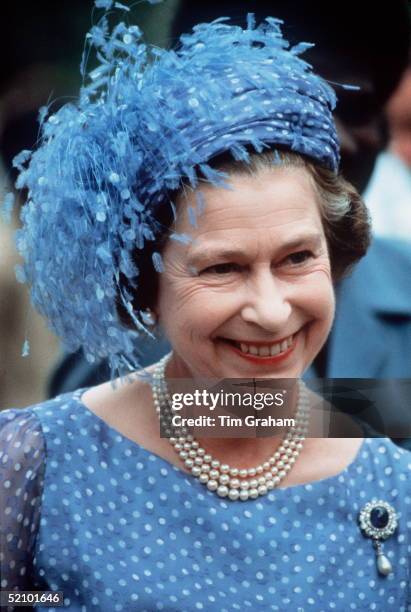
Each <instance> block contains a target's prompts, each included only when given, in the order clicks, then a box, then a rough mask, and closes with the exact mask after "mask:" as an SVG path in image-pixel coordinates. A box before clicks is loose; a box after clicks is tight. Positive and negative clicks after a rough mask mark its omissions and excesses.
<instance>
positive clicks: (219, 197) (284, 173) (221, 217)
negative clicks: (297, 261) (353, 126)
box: [176, 168, 320, 236]
mask: <svg viewBox="0 0 411 612" xmlns="http://www.w3.org/2000/svg"><path fill="white" fill-rule="evenodd" d="M198 192H201V195H202V198H201V202H202V206H201V211H198V206H197V203H198ZM196 213H198V214H196ZM308 219H311V220H312V221H313V222H317V221H320V211H319V196H318V193H317V191H316V189H315V186H314V182H313V180H312V178H311V176H310V175H309V173H308V172H307V171H306V170H305V169H304V168H273V169H272V170H271V169H270V170H267V171H260V172H258V173H256V174H255V175H252V176H251V175H248V174H234V175H231V176H230V177H229V188H225V187H215V186H212V185H206V186H201V187H200V188H199V189H197V190H196V191H192V192H190V193H186V194H185V195H184V197H182V198H181V199H180V201H179V204H178V215H177V221H176V230H177V231H180V232H187V233H189V234H191V235H194V236H200V235H203V236H206V235H207V234H209V233H210V232H224V231H229V230H233V231H235V230H236V229H238V230H240V229H244V228H245V229H248V230H252V229H253V230H258V229H260V228H265V227H270V226H273V227H276V226H278V227H280V226H282V225H287V224H293V223H298V222H299V221H301V222H306V221H307V220H308Z"/></svg>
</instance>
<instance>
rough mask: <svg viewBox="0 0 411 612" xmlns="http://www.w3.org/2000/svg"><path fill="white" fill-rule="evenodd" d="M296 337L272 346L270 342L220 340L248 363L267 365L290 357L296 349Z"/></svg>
mask: <svg viewBox="0 0 411 612" xmlns="http://www.w3.org/2000/svg"><path fill="white" fill-rule="evenodd" d="M296 335H297V334H293V335H292V336H288V337H287V338H283V339H281V340H279V341H277V342H273V343H271V344H270V343H268V342H254V343H253V342H252V341H248V342H246V341H245V340H241V341H239V340H232V339H230V338H220V340H221V341H223V342H225V344H226V345H227V346H229V347H230V348H231V349H232V350H233V351H234V352H235V353H237V355H240V356H241V357H243V358H244V359H246V360H247V361H251V362H252V363H259V364H262V365H263V364H264V365H267V364H275V363H278V362H279V361H282V360H283V359H286V358H287V357H288V355H290V353H291V352H292V351H293V350H294V347H295V338H296Z"/></svg>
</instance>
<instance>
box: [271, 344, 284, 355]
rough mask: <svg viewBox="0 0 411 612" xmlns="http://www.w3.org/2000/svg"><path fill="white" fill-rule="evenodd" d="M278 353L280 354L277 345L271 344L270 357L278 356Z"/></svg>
mask: <svg viewBox="0 0 411 612" xmlns="http://www.w3.org/2000/svg"><path fill="white" fill-rule="evenodd" d="M278 353H281V348H280V345H279V344H273V346H272V347H271V351H270V354H271V357H274V356H275V355H278Z"/></svg>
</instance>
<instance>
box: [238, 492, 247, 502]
mask: <svg viewBox="0 0 411 612" xmlns="http://www.w3.org/2000/svg"><path fill="white" fill-rule="evenodd" d="M240 499H241V501H247V499H248V491H245V490H244V489H242V490H241V491H240Z"/></svg>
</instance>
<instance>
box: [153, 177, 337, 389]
mask: <svg viewBox="0 0 411 612" xmlns="http://www.w3.org/2000/svg"><path fill="white" fill-rule="evenodd" d="M230 184H231V187H232V189H230V190H228V189H225V188H217V187H213V186H210V185H207V186H205V187H201V188H199V189H200V191H201V192H202V195H203V198H204V202H205V210H204V212H203V213H202V214H201V216H199V217H198V222H197V226H198V227H196V228H193V226H192V225H191V224H190V221H189V219H188V215H187V209H188V206H193V207H195V203H196V198H195V194H194V193H191V194H188V195H186V196H185V197H184V199H181V200H180V202H178V210H179V215H178V220H177V225H176V227H175V231H176V232H178V233H186V234H190V235H191V237H192V238H193V241H192V242H191V243H190V244H189V245H182V244H181V243H180V242H177V241H175V240H172V239H169V240H168V242H167V244H166V246H165V249H164V251H163V260H164V267H165V270H164V272H163V273H162V274H160V280H159V298H158V302H157V309H156V310H157V312H158V315H159V319H160V324H161V326H162V328H163V330H164V332H165V334H166V335H167V337H168V339H169V340H170V342H171V345H172V347H173V358H172V360H171V363H170V366H169V368H170V369H169V375H170V376H183V377H187V378H188V377H196V376H200V377H202V376H204V377H212V378H219V379H221V378H236V377H244V378H247V377H253V376H261V377H272V378H280V377H281V378H294V377H299V376H301V374H302V373H303V371H304V370H305V369H306V368H307V367H308V365H309V364H310V363H311V362H312V360H313V359H314V357H315V356H316V355H317V353H318V352H319V350H320V348H321V346H322V345H323V343H324V342H325V340H326V338H327V335H328V333H329V330H330V327H331V324H332V319H333V314H334V293H333V286H332V279H331V268H330V261H329V256H328V251H327V243H326V238H325V235H324V230H323V226H322V221H321V216H320V211H319V206H318V195H317V193H316V190H315V188H314V185H313V181H312V179H311V177H310V176H309V174H308V172H307V171H306V170H305V169H304V168H284V167H283V168H281V167H277V168H272V169H271V168H270V169H269V170H263V171H260V172H259V173H258V174H257V175H256V176H249V175H246V174H244V175H243V174H238V175H237V174H236V175H231V177H230Z"/></svg>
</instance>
